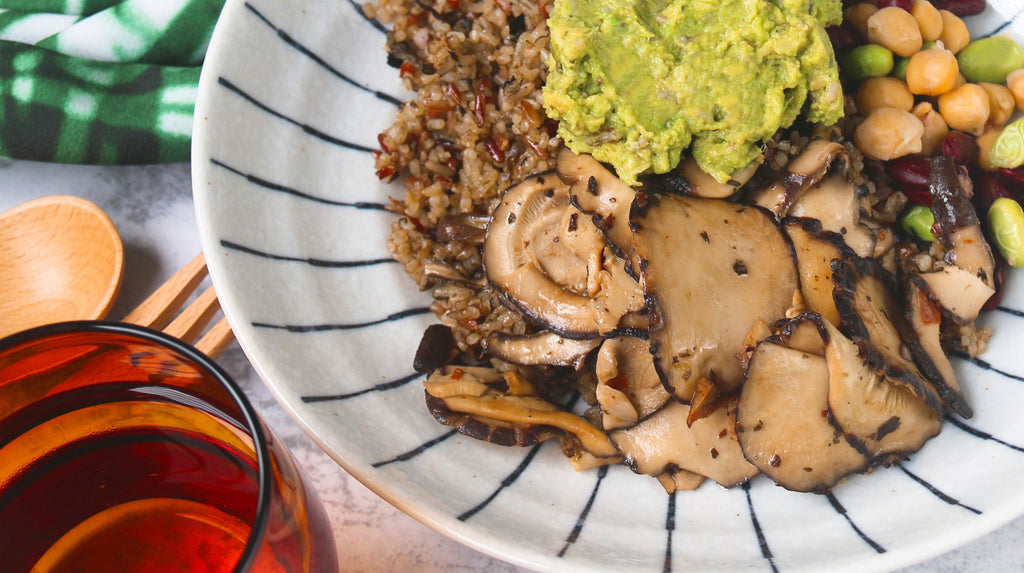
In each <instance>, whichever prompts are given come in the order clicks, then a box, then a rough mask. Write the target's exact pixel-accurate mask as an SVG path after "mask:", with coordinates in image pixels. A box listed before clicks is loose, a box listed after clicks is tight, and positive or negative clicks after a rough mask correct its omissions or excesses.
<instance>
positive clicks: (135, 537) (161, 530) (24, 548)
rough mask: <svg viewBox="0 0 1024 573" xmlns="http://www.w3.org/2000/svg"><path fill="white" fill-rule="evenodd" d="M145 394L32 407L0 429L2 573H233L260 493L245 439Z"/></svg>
mask: <svg viewBox="0 0 1024 573" xmlns="http://www.w3.org/2000/svg"><path fill="white" fill-rule="evenodd" d="M151 390H152V389H150V388H147V387H146V386H145V385H143V384H122V385H119V386H117V387H114V388H111V387H105V388H104V389H103V390H101V392H103V394H104V395H103V396H102V397H101V398H102V399H99V400H98V399H97V398H99V397H98V396H96V395H95V394H96V392H98V391H97V390H89V392H91V395H90V396H89V397H88V400H84V399H83V400H82V401H81V402H78V403H85V402H88V403H93V404H97V403H98V404H99V405H96V406H91V407H89V408H87V409H84V410H83V409H79V410H72V409H71V404H74V403H75V402H77V400H75V399H74V397H68V396H64V397H62V398H61V399H57V400H49V401H48V400H42V401H40V402H38V403H36V404H34V405H33V406H31V407H30V409H29V410H28V411H23V412H21V413H19V414H18V415H16V416H14V417H13V418H10V419H8V420H7V421H6V422H5V423H4V424H3V425H4V427H0V436H17V437H15V438H14V439H13V440H11V439H8V441H7V442H6V443H0V556H2V557H0V561H2V563H3V565H2V566H0V568H2V569H3V570H4V571H10V572H23V571H24V572H29V571H31V572H36V571H38V572H55V573H58V572H59V573H64V572H67V573H71V572H74V573H96V572H101V571H102V572H111V571H117V572H124V573H133V572H142V571H145V572H147V573H163V572H168V573H169V572H175V573H180V572H184V571H188V572H190V573H206V572H209V573H213V572H222V571H223V572H227V571H232V570H233V569H234V568H235V566H236V565H237V562H238V559H239V557H240V556H241V554H242V552H243V549H244V548H245V544H246V542H247V541H248V537H249V532H250V525H249V524H250V523H252V521H253V519H254V517H255V514H256V504H257V499H258V493H259V491H258V489H259V484H258V477H257V473H256V462H255V455H254V453H253V450H252V442H251V439H249V437H248V436H247V435H245V434H244V432H242V431H241V430H240V429H238V428H237V427H235V426H233V425H232V424H230V423H228V422H224V421H223V420H220V419H219V418H217V417H215V416H212V415H210V414H209V413H208V411H204V408H205V409H207V410H213V409H214V408H213V406H210V405H208V404H203V405H201V407H200V408H192V407H184V406H181V405H179V404H177V403H175V401H180V400H177V398H176V397H174V396H169V398H174V399H168V400H166V401H162V402H156V403H154V402H153V401H152V399H153V394H154V393H157V394H162V395H167V394H168V392H167V390H166V389H160V390H158V391H155V392H154V391H151ZM182 396H184V395H183V394H182ZM143 397H144V398H145V400H146V401H145V402H143V401H142V400H141V399H138V398H143ZM185 399H186V400H189V399H190V398H189V397H185ZM192 401H193V402H194V401H195V400H194V399H193V400H192ZM185 403H189V402H185ZM189 405H190V406H194V405H195V404H194V403H189ZM38 420H45V421H44V422H42V423H37V422H36V421H38ZM19 424H20V426H21V427H17V426H19ZM196 427H198V428H201V429H202V430H201V431H196V430H195V429H194V428H196ZM54 508H59V509H57V510H55V509H54Z"/></svg>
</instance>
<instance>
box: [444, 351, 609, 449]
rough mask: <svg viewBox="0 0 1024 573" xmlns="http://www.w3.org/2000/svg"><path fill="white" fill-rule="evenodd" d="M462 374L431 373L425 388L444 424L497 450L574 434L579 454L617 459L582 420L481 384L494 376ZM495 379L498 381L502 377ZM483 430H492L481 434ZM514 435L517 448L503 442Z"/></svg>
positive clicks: (606, 441) (454, 371) (455, 370)
mask: <svg viewBox="0 0 1024 573" xmlns="http://www.w3.org/2000/svg"><path fill="white" fill-rule="evenodd" d="M465 368H466V367H458V366H449V367H445V368H443V369H440V370H438V371H435V372H434V373H431V375H430V376H429V377H428V379H427V382H426V383H425V384H424V386H425V388H426V391H427V405H428V407H429V408H430V410H431V413H432V414H433V415H434V417H435V418H436V419H437V420H438V421H439V422H441V423H442V424H446V425H451V426H455V427H457V428H458V429H459V431H460V432H463V433H466V434H467V435H469V436H471V437H474V438H477V439H485V440H487V441H490V442H494V443H498V444H501V445H528V444H530V443H537V442H538V441H541V440H543V439H547V438H550V437H552V436H555V435H558V434H559V433H562V432H565V433H568V434H572V435H573V436H574V437H575V438H576V439H578V440H579V443H580V444H581V445H582V447H583V449H585V450H586V451H587V452H589V453H590V454H591V455H593V456H595V457H598V458H603V459H610V458H617V457H618V455H619V452H618V450H616V449H615V447H614V446H613V445H612V443H611V442H610V441H609V439H608V437H607V436H606V435H605V434H604V432H602V431H601V430H599V429H597V428H595V427H594V426H593V425H591V424H590V423H589V422H587V421H586V420H584V419H583V418H581V417H580V416H577V415H576V414H573V413H571V412H567V411H565V410H563V409H562V408H560V407H558V406H556V405H555V404H552V403H551V402H548V401H546V400H543V399H541V398H536V397H532V396H509V395H506V394H503V393H501V392H497V391H495V390H493V389H491V388H490V387H489V386H488V385H487V384H486V383H485V382H482V381H481V380H482V379H488V377H493V376H494V375H493V374H483V373H478V372H476V371H473V372H472V376H473V377H474V378H476V380H468V379H466V378H468V376H467V373H466V372H465ZM460 369H461V370H463V371H464V372H463V373H462V374H461V375H460V374H458V371H459V370H460ZM483 370H486V369H483ZM495 372H496V371H495ZM497 376H498V378H501V375H500V374H497ZM485 426H486V427H489V428H491V429H492V430H491V431H485V430H484V429H483V428H484V427H485ZM509 428H512V430H508V429H509ZM470 432H472V433H470ZM506 434H507V436H506ZM516 435H518V436H520V438H519V441H517V442H511V441H510V443H505V442H503V441H502V439H507V440H511V436H516ZM531 440H532V441H531Z"/></svg>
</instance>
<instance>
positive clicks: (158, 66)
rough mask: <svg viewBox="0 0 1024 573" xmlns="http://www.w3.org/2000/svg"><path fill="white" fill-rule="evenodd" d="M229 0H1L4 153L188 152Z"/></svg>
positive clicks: (137, 156) (131, 156) (129, 157)
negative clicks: (199, 91) (205, 66)
mask: <svg viewBox="0 0 1024 573" xmlns="http://www.w3.org/2000/svg"><path fill="white" fill-rule="evenodd" d="M223 4H224V0H0V156H3V157H10V158H15V159H31V160H36V161H50V162H59V163H98V164H141V163H167V162H176V161H188V159H189V147H190V141H191V134H192V111H193V109H194V107H195V97H196V87H197V85H198V83H199V70H200V66H201V65H202V61H203V56H204V55H205V53H206V46H207V45H208V44H209V41H210V34H211V33H212V32H213V26H214V24H215V23H216V21H217V16H218V15H219V13H220V10H221V8H222V7H223Z"/></svg>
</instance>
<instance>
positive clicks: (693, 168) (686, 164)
mask: <svg viewBox="0 0 1024 573" xmlns="http://www.w3.org/2000/svg"><path fill="white" fill-rule="evenodd" d="M760 166H761V165H760V163H759V162H758V161H754V162H753V163H751V164H750V165H748V166H746V167H744V168H743V169H740V170H739V171H737V172H736V173H733V174H732V176H731V177H729V180H728V181H725V182H724V183H720V182H719V181H718V180H717V179H715V178H714V177H712V176H711V175H709V174H708V173H706V172H705V171H704V170H703V169H701V168H700V166H699V165H697V160H696V159H694V158H692V157H688V158H686V159H684V160H682V161H681V162H680V163H679V170H680V171H681V172H682V174H683V177H685V178H686V192H687V193H688V194H690V195H695V196H697V197H705V198H708V199H725V198H726V197H731V196H732V195H734V194H736V192H737V191H739V190H740V189H741V188H742V187H743V185H745V184H746V183H747V181H750V178H751V177H753V176H754V173H756V172H757V168H758V167H760Z"/></svg>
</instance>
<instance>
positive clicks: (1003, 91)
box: [978, 82, 1016, 127]
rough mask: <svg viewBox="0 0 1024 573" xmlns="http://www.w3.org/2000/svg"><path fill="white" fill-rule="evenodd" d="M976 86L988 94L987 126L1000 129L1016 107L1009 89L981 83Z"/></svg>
mask: <svg viewBox="0 0 1024 573" xmlns="http://www.w3.org/2000/svg"><path fill="white" fill-rule="evenodd" d="M978 85H979V86H981V88H982V89H983V90H985V93H987V94H988V107H989V116H988V124H989V125H991V126H993V127H1002V126H1003V125H1005V124H1006V122H1007V121H1010V116H1011V115H1013V108H1014V106H1015V105H1016V102H1015V101H1014V100H1013V93H1011V92H1010V88H1008V87H1006V86H1001V85H999V84H990V83H988V82H981V83H980V84H978Z"/></svg>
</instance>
